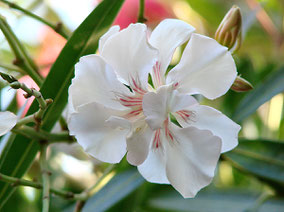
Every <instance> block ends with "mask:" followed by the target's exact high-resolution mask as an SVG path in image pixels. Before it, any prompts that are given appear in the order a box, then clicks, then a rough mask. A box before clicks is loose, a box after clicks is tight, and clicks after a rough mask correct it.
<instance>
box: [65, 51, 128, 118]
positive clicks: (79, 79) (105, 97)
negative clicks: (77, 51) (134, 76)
mask: <svg viewBox="0 0 284 212" xmlns="http://www.w3.org/2000/svg"><path fill="white" fill-rule="evenodd" d="M116 92H117V93H122V94H123V93H125V94H127V93H130V91H129V90H128V88H126V87H125V85H123V84H122V83H121V82H120V81H119V80H118V79H117V76H116V74H115V73H114V71H113V70H112V68H111V67H110V66H109V65H108V64H107V63H106V62H105V61H104V59H102V57H100V56H98V55H88V56H84V57H81V58H80V61H79V62H78V63H77V64H76V66H75V77H74V79H73V80H72V84H71V86H70V87H69V104H71V106H70V107H69V109H70V111H71V112H72V111H74V110H76V107H78V106H80V105H83V104H86V103H90V102H99V103H100V104H103V105H105V106H107V107H111V108H115V109H123V108H124V107H123V106H122V105H121V104H120V103H119V102H118V101H117V100H116V94H115V93H116ZM72 107H74V108H73V109H72Z"/></svg>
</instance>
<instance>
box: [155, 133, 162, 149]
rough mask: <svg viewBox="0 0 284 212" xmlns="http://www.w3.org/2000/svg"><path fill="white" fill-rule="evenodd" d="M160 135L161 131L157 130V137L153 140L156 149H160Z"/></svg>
mask: <svg viewBox="0 0 284 212" xmlns="http://www.w3.org/2000/svg"><path fill="white" fill-rule="evenodd" d="M160 134H161V129H157V130H156V131H155V137H154V140H153V145H154V147H156V148H158V147H159V145H160V142H161V138H160Z"/></svg>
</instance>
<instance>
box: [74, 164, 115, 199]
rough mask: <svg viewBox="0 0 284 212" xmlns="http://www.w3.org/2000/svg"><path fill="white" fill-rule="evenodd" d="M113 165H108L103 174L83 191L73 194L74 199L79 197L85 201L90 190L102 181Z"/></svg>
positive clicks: (90, 193)
mask: <svg viewBox="0 0 284 212" xmlns="http://www.w3.org/2000/svg"><path fill="white" fill-rule="evenodd" d="M114 167H115V165H113V164H112V165H110V166H109V167H107V168H106V170H105V171H104V173H103V175H102V176H101V177H100V178H99V179H98V180H97V182H96V183H95V184H94V185H93V186H92V187H90V188H88V189H86V190H85V191H83V192H82V193H81V194H75V197H76V199H79V200H81V201H86V200H87V199H88V198H89V197H90V196H91V195H92V191H93V190H94V189H95V188H97V186H98V185H99V184H100V183H101V182H102V180H103V179H104V178H105V177H106V176H107V175H108V174H109V173H110V172H111V171H112V170H113V169H114Z"/></svg>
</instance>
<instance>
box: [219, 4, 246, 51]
mask: <svg viewBox="0 0 284 212" xmlns="http://www.w3.org/2000/svg"><path fill="white" fill-rule="evenodd" d="M241 29H242V16H241V11H240V8H239V7H238V6H235V5H234V6H233V7H232V8H231V9H230V10H229V12H228V13H227V14H226V15H225V17H224V18H223V20H222V22H221V24H220V25H219V27H218V29H217V31H216V33H215V39H216V40H217V41H218V42H219V43H220V44H222V45H223V46H227V47H228V48H229V49H232V48H233V47H234V51H236V50H237V49H239V47H240V44H241Z"/></svg>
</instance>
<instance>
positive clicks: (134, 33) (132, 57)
mask: <svg viewBox="0 0 284 212" xmlns="http://www.w3.org/2000/svg"><path fill="white" fill-rule="evenodd" d="M146 30H147V28H146V25H144V24H130V25H129V27H127V28H126V29H124V30H121V31H120V32H119V33H116V34H115V35H113V36H111V37H110V38H109V39H108V40H107V41H106V43H105V45H104V48H103V50H102V52H101V55H102V56H103V57H104V58H105V59H106V60H107V61H108V63H109V64H110V65H111V66H112V67H113V68H114V70H115V71H116V72H117V74H118V76H119V77H120V78H121V80H122V81H123V82H124V83H127V84H128V85H129V84H130V83H129V82H130V81H129V80H130V78H131V77H133V78H135V79H137V78H138V79H139V80H140V81H141V83H142V85H143V86H144V88H146V85H147V82H148V73H149V72H150V71H151V69H152V67H153V65H154V64H155V62H156V60H157V54H158V51H157V50H156V49H154V48H153V47H151V46H150V45H149V44H148V42H147V34H146Z"/></svg>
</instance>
